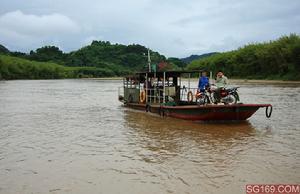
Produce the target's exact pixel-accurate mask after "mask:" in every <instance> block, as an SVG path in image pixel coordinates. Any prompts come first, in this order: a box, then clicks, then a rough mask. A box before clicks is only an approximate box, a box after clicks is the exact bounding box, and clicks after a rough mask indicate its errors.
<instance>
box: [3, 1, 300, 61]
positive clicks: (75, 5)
mask: <svg viewBox="0 0 300 194" xmlns="http://www.w3.org/2000/svg"><path fill="white" fill-rule="evenodd" d="M299 10H300V1H299V0H209V1H204V0H185V1H183V0H123V1H121V0H26V1H24V0H1V6H0V44H3V45H4V46H6V47H7V48H8V49H10V50H13V51H23V52H29V51H30V50H32V49H34V50H35V49H36V48H38V47H41V46H45V45H55V46H58V47H59V48H60V49H62V50H63V51H65V52H68V51H71V50H77V49H78V48H80V47H82V46H84V45H87V44H89V43H91V41H92V40H105V41H110V42H112V43H121V44H126V45H127V44H133V43H134V44H141V45H144V46H147V47H150V49H152V50H155V51H158V52H160V53H162V54H164V55H166V56H167V57H186V56H189V55H191V54H203V53H207V52H215V51H228V50H233V49H236V48H238V47H240V46H243V45H244V44H247V43H253V42H260V41H269V40H274V39H276V38H279V37H280V36H282V35H289V34H290V33H297V34H299V33H300V11H299Z"/></svg>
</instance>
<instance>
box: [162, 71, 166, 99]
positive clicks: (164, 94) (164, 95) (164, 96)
mask: <svg viewBox="0 0 300 194" xmlns="http://www.w3.org/2000/svg"><path fill="white" fill-rule="evenodd" d="M165 82H166V72H164V82H163V84H164V93H163V98H164V99H163V103H164V104H165V103H166V84H165Z"/></svg>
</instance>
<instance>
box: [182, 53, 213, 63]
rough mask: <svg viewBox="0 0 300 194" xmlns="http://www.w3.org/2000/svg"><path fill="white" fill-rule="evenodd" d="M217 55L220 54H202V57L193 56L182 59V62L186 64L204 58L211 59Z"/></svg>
mask: <svg viewBox="0 0 300 194" xmlns="http://www.w3.org/2000/svg"><path fill="white" fill-rule="evenodd" d="M215 54H218V52H211V53H205V54H202V55H191V56H189V57H186V58H182V59H180V60H181V61H183V62H185V63H190V62H192V61H194V60H197V59H202V58H205V57H209V56H212V55H215Z"/></svg>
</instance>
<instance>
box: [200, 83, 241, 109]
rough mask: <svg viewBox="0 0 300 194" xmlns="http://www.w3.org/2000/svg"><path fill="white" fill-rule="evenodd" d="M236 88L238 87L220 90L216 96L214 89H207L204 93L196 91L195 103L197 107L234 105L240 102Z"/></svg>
mask: <svg viewBox="0 0 300 194" xmlns="http://www.w3.org/2000/svg"><path fill="white" fill-rule="evenodd" d="M212 86H214V85H212ZM238 88H239V87H233V88H220V89H219V94H217V91H216V89H214V88H212V87H207V88H206V89H205V90H204V91H197V93H196V102H197V104H199V105H205V104H210V103H214V104H218V103H219V102H221V103H224V104H236V103H237V102H238V101H239V100H240V97H239V94H238V93H237V89H238Z"/></svg>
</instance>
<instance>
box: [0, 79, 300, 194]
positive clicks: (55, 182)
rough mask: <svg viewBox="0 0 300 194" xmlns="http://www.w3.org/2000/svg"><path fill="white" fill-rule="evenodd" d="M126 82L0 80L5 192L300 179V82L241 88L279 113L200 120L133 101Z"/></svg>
mask: <svg viewBox="0 0 300 194" xmlns="http://www.w3.org/2000/svg"><path fill="white" fill-rule="evenodd" d="M120 84H121V83H120V81H99V80H37V81H9V82H0V193H1V194H2V193H5V194H9V193H245V185H246V184H251V183H299V180H300V176H299V174H300V173H299V172H300V162H299V159H300V153H299V151H300V143H299V142H300V131H299V129H300V123H299V120H300V116H299V111H300V107H299V97H300V87H298V86H294V87H293V88H291V87H283V86H276V85H275V86H274V85H269V86H262V85H247V86H245V87H241V88H240V95H241V99H243V101H244V102H250V103H265V102H267V103H271V104H272V105H273V107H274V112H273V115H272V117H271V118H270V119H266V117H265V114H264V110H259V111H258V112H257V113H256V114H255V115H254V116H253V117H251V119H250V120H249V121H245V122H241V123H197V122H190V121H184V120H179V119H173V118H161V117H159V116H157V115H152V114H148V113H145V112H137V111H133V110H130V109H126V108H124V107H123V106H121V104H120V103H119V102H118V101H117V87H118V86H120ZM253 91H255V92H253ZM283 99H289V100H288V101H286V100H283Z"/></svg>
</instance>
